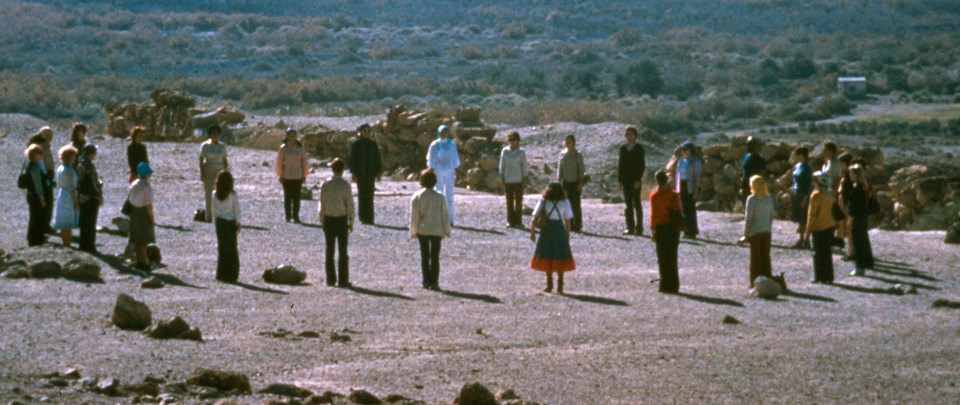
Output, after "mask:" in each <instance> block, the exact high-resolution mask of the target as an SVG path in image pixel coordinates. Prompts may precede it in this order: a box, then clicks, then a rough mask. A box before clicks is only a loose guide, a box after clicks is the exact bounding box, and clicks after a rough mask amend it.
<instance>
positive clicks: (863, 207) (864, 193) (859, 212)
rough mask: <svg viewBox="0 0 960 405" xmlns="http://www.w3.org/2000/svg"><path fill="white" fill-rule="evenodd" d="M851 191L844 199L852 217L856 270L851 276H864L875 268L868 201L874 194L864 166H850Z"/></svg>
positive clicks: (851, 229) (851, 233)
mask: <svg viewBox="0 0 960 405" xmlns="http://www.w3.org/2000/svg"><path fill="white" fill-rule="evenodd" d="M850 181H851V184H850V190H849V192H848V193H847V197H846V198H845V199H844V203H845V204H846V206H847V207H846V208H847V214H848V215H850V222H851V226H850V236H851V238H852V239H853V261H854V263H855V265H856V268H855V270H853V271H852V272H850V275H851V276H862V275H864V274H865V273H866V271H867V269H872V268H873V264H874V263H873V248H872V247H871V246H870V234H869V233H867V231H869V230H870V206H869V203H868V201H869V200H870V196H871V194H872V193H873V190H871V189H870V183H868V182H867V178H866V175H865V174H864V173H863V166H860V165H859V164H855V165H853V166H850Z"/></svg>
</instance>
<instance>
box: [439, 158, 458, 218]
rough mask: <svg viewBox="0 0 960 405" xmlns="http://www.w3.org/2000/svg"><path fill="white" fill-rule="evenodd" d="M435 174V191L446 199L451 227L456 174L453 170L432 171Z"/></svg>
mask: <svg viewBox="0 0 960 405" xmlns="http://www.w3.org/2000/svg"><path fill="white" fill-rule="evenodd" d="M434 173H436V174H437V187H436V190H437V192H439V193H440V194H443V196H444V197H445V198H446V199H447V212H448V213H450V225H453V188H454V185H455V180H456V177H457V176H456V173H455V172H454V171H453V170H450V171H447V170H443V171H434Z"/></svg>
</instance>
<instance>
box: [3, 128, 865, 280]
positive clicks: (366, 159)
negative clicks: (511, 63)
mask: <svg viewBox="0 0 960 405" xmlns="http://www.w3.org/2000/svg"><path fill="white" fill-rule="evenodd" d="M86 133H87V127H86V126H84V125H83V124H76V125H75V126H74V128H73V132H72V137H71V142H70V144H68V145H65V146H64V147H62V148H60V150H59V155H60V156H59V157H60V163H61V164H60V166H59V167H57V168H56V171H54V163H53V156H52V152H51V148H50V142H51V140H52V136H53V131H52V129H50V128H49V127H44V128H42V129H41V130H40V131H39V132H38V133H37V134H36V135H35V136H34V137H32V138H31V139H30V145H29V146H28V148H27V149H26V150H25V152H24V154H25V157H26V158H27V161H26V163H25V164H24V167H23V171H22V174H21V177H23V176H24V175H26V176H28V177H29V185H27V186H25V187H24V186H23V185H21V186H22V187H24V188H25V189H26V190H25V192H26V196H27V202H28V205H29V208H30V220H29V224H28V231H27V242H28V244H29V245H30V246H35V245H39V244H42V243H44V242H45V241H46V236H45V235H46V234H47V233H48V232H51V231H52V230H57V231H59V232H60V236H61V240H62V243H63V244H64V245H65V246H69V245H70V244H71V238H72V230H73V229H77V228H79V229H80V241H79V248H80V250H83V251H87V252H91V253H96V220H97V215H98V211H99V208H100V207H101V206H102V204H103V192H102V189H103V183H102V180H101V179H100V176H99V175H98V173H97V170H96V166H95V165H94V160H95V158H96V155H97V147H96V146H95V145H93V144H88V143H87V142H86ZM145 134H146V129H145V128H144V127H141V126H137V127H134V128H132V129H131V130H130V131H129V140H130V144H129V146H128V147H127V162H128V166H129V175H128V182H129V183H130V184H129V188H128V193H127V197H126V201H125V202H124V206H123V209H122V213H124V214H125V215H128V216H129V217H130V231H129V246H128V247H129V248H130V249H131V250H132V253H133V260H134V263H133V264H134V266H135V267H136V268H138V269H143V270H149V269H150V268H151V267H150V263H149V262H148V260H147V247H148V245H150V244H153V243H155V242H156V238H155V233H154V226H155V220H154V212H153V203H154V194H153V188H152V186H151V185H150V178H151V176H152V174H153V169H152V168H151V166H150V163H149V157H148V154H147V148H146V146H145V145H144V144H143V137H144V135H145ZM639 134H640V133H639V130H638V129H637V128H636V127H627V128H626V129H625V130H624V139H625V142H624V144H622V145H621V146H620V147H619V157H618V164H617V179H618V183H619V185H620V188H621V190H622V192H623V200H624V204H625V208H624V217H625V221H626V224H625V225H626V226H625V229H624V231H623V233H624V234H628V235H644V227H643V223H644V221H643V208H642V204H641V198H642V186H643V175H644V172H645V170H646V161H645V156H644V148H643V146H642V145H641V144H640V143H639V142H638V141H637V138H638V136H639ZM220 135H221V129H220V127H218V126H216V125H214V126H211V127H209V128H207V136H208V139H207V140H206V141H205V142H203V143H202V144H201V145H200V151H199V172H200V180H201V182H202V183H203V189H204V202H205V207H204V210H203V215H202V217H199V218H201V219H202V220H203V221H205V222H213V223H214V224H215V229H216V235H217V246H218V260H217V269H216V279H217V280H220V281H224V282H235V281H236V280H237V278H238V276H239V268H240V261H239V250H238V247H237V236H238V234H239V233H240V229H241V226H240V223H241V220H242V214H241V209H240V202H239V197H238V196H237V193H236V191H235V188H234V178H233V176H232V174H231V173H230V171H229V163H228V153H227V148H226V146H225V145H224V144H223V143H221V142H220ZM564 147H565V148H564V149H563V151H562V153H561V154H560V156H559V162H558V170H557V181H556V182H552V183H550V184H549V185H548V186H547V187H546V189H545V190H543V193H542V198H541V200H540V201H539V202H538V203H537V205H536V207H535V208H534V211H533V217H532V220H531V221H530V223H529V231H530V239H531V241H533V242H535V243H536V247H535V249H534V254H533V257H532V259H531V261H530V268H532V269H534V270H537V271H541V272H543V273H545V275H546V287H545V288H544V291H547V292H552V291H554V288H556V291H557V292H558V293H563V288H564V277H563V276H564V273H566V272H569V271H572V270H574V269H575V268H576V264H575V261H574V258H573V254H572V251H571V247H570V234H571V232H581V231H582V229H583V213H582V209H581V194H582V191H583V187H584V185H585V184H586V183H587V182H588V181H589V179H590V177H589V175H588V174H587V171H586V167H585V164H584V159H583V155H582V154H581V153H580V152H579V151H578V150H577V148H576V138H575V137H574V136H573V135H568V136H566V137H565V139H564ZM678 152H679V153H678V154H677V156H676V157H675V158H674V159H673V160H671V162H670V163H669V164H668V165H667V168H665V169H661V170H658V171H657V172H656V174H655V175H654V180H655V181H656V187H655V189H654V190H653V191H652V192H651V193H650V195H649V204H650V218H649V230H650V238H651V239H652V240H653V241H654V242H655V243H656V251H657V260H658V265H659V272H660V286H659V289H660V291H662V292H666V293H676V292H677V291H678V290H679V287H680V281H679V276H678V270H677V267H678V266H677V256H678V254H677V250H678V247H679V241H680V237H681V234H683V237H685V238H689V239H696V238H697V237H698V234H699V229H698V225H697V215H696V206H695V204H696V197H697V193H698V191H699V187H700V178H701V160H700V159H699V158H698V157H697V154H696V147H695V146H694V145H693V144H692V143H691V142H685V143H683V144H682V145H681V146H680V147H679V149H678ZM821 156H822V158H823V161H824V165H823V167H822V168H821V170H819V171H817V172H812V169H811V168H810V165H809V164H808V163H807V160H808V158H809V150H808V149H807V148H806V147H799V148H797V149H796V150H795V151H794V153H793V159H794V161H795V162H796V165H795V166H794V169H793V172H792V175H793V184H792V186H791V219H792V220H793V221H794V222H796V223H797V224H798V229H797V232H798V234H799V237H798V241H797V243H796V245H795V247H797V248H808V247H810V242H809V241H810V239H812V240H813V243H812V246H813V250H814V255H813V256H814V260H813V267H814V277H813V282H815V283H832V282H833V280H834V275H833V261H832V248H833V247H834V246H843V245H846V247H847V249H848V250H847V252H848V257H850V258H851V260H854V261H855V264H856V268H855V270H854V271H853V272H852V273H851V274H852V275H863V274H864V271H865V269H869V268H872V267H873V257H872V251H871V248H870V242H869V238H868V236H867V227H868V216H869V213H870V205H871V204H870V199H871V194H872V190H871V189H870V185H869V183H868V182H867V181H866V177H865V175H864V172H863V168H862V166H861V165H860V164H855V162H853V160H852V156H850V155H849V154H841V155H839V156H837V146H836V144H834V143H833V142H825V143H824V144H823V145H822V152H821ZM426 162H427V168H426V169H424V170H423V171H422V172H421V173H420V185H421V186H422V189H421V190H419V191H417V192H416V193H414V195H413V196H412V198H411V201H410V219H409V230H410V237H411V238H414V239H417V241H418V242H419V245H420V252H421V271H422V285H423V287H424V288H427V289H434V290H436V289H439V288H440V287H439V273H440V264H439V257H440V249H441V241H442V239H443V238H445V237H448V236H449V235H450V229H451V227H452V226H453V224H454V222H455V216H454V186H455V180H456V169H457V168H458V167H459V165H460V161H459V154H458V152H457V146H456V143H455V142H454V141H453V140H452V134H451V129H450V128H449V127H447V126H445V125H442V126H440V127H439V128H438V129H437V139H436V140H435V141H434V142H432V143H431V144H430V147H429V149H428V152H427V156H426ZM329 166H330V168H331V170H332V172H333V175H332V177H331V178H329V179H327V180H326V181H324V182H323V184H322V185H321V187H320V198H319V204H318V222H319V223H320V225H321V227H322V229H323V232H324V236H325V237H324V242H325V253H326V260H325V265H324V268H325V275H326V284H327V285H329V286H339V287H350V286H351V283H350V278H349V277H350V276H349V257H348V253H347V252H348V249H347V246H348V239H349V234H350V233H351V232H352V231H353V225H354V217H355V216H358V217H359V219H360V222H361V223H363V224H373V223H374V201H373V200H374V190H375V182H376V181H377V180H379V179H380V177H381V175H382V158H381V155H380V149H379V146H378V145H377V143H376V142H375V141H374V140H373V139H371V127H370V126H369V125H368V124H363V125H361V126H360V127H359V128H358V129H357V138H356V139H355V140H354V141H353V142H352V143H351V144H350V147H349V149H348V154H347V156H346V161H344V160H342V159H339V158H336V159H333V160H332V161H331V162H330V163H329ZM765 166H766V162H765V160H764V158H763V157H762V156H760V154H759V142H758V140H756V139H754V138H752V137H751V138H749V139H748V141H747V153H746V154H745V155H744V157H743V161H742V167H743V172H742V179H741V198H742V201H743V202H744V206H745V221H744V234H743V237H742V238H741V242H745V243H748V244H749V245H750V259H749V280H750V286H751V287H752V286H753V283H754V281H755V279H756V278H757V277H758V276H761V275H765V276H771V273H772V269H771V267H772V265H771V257H770V250H771V240H772V237H771V231H772V222H773V217H774V201H773V197H772V196H771V195H770V193H769V191H768V190H767V182H766V180H765ZM274 169H275V174H276V176H277V178H278V181H279V182H280V184H281V186H282V187H281V188H282V190H283V209H284V216H285V220H286V221H287V222H295V223H299V222H300V221H301V219H300V205H301V202H300V194H301V189H302V187H303V184H304V182H305V180H306V178H307V176H308V175H309V173H310V169H309V166H308V165H307V157H306V150H305V148H304V145H303V144H302V143H301V142H300V141H299V139H298V134H297V131H296V130H295V129H292V128H290V129H287V131H286V133H285V138H284V140H283V141H282V143H281V145H280V148H279V150H278V152H277V157H276V161H275V167H274ZM348 169H349V170H350V172H351V179H352V180H353V181H354V182H355V183H356V184H357V205H358V206H359V210H355V206H354V201H353V196H352V188H351V185H350V182H348V181H347V180H345V179H344V172H345V171H346V170H348ZM528 170H529V162H528V161H527V157H526V152H525V151H524V150H523V149H522V148H520V134H519V133H517V132H511V133H509V134H508V135H507V146H506V147H504V148H503V150H502V151H501V154H500V162H499V172H500V176H501V180H502V181H503V185H504V189H505V194H506V211H507V226H508V227H522V226H523V214H522V209H523V204H522V202H523V193H524V189H525V187H526V182H527V175H528ZM670 177H673V179H674V182H673V183H670V180H669V179H670ZM54 191H55V192H54ZM538 231H539V232H538ZM538 233H539V237H538ZM844 238H846V240H847V243H846V244H844ZM335 259H336V260H335ZM554 273H557V279H556V284H555V283H554Z"/></svg>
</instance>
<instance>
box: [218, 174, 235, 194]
mask: <svg viewBox="0 0 960 405" xmlns="http://www.w3.org/2000/svg"><path fill="white" fill-rule="evenodd" d="M216 192H217V199H218V200H220V201H223V200H226V199H227V196H229V195H230V193H233V175H232V174H230V172H229V171H226V170H221V171H220V173H217V185H216Z"/></svg>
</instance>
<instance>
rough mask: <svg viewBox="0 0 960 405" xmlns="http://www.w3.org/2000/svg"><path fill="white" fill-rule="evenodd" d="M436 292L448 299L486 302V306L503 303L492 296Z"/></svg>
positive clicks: (445, 291) (447, 291) (448, 291)
mask: <svg viewBox="0 0 960 405" xmlns="http://www.w3.org/2000/svg"><path fill="white" fill-rule="evenodd" d="M437 292H438V293H440V294H443V295H446V296H448V297H454V298H463V299H468V300H476V301H481V302H486V303H488V304H502V303H503V301H501V300H500V299H499V298H497V297H494V296H492V295H486V294H472V293H465V292H460V291H452V290H438V291H437Z"/></svg>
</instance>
